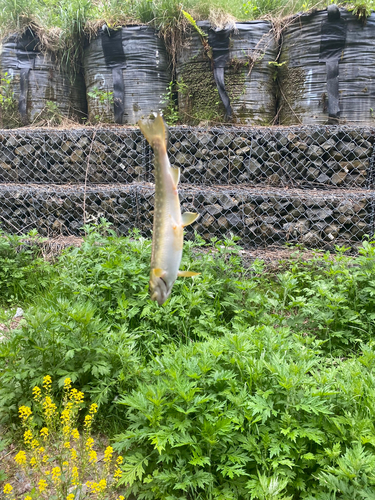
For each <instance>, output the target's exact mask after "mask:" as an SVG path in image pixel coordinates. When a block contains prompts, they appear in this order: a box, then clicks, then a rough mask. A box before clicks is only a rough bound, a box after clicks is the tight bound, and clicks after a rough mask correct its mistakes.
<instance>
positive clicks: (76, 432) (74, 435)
mask: <svg viewBox="0 0 375 500" xmlns="http://www.w3.org/2000/svg"><path fill="white" fill-rule="evenodd" d="M72 438H73V439H79V432H78V429H73V430H72Z"/></svg>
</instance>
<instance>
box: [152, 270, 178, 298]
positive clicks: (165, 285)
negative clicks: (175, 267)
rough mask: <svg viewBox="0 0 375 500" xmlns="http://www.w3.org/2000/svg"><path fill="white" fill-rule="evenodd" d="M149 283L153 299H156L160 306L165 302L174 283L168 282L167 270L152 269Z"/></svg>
mask: <svg viewBox="0 0 375 500" xmlns="http://www.w3.org/2000/svg"><path fill="white" fill-rule="evenodd" d="M149 285H150V288H149V290H150V297H151V300H156V302H157V303H158V304H159V306H161V305H162V304H164V302H165V301H166V300H167V298H168V297H169V295H170V293H171V290H172V285H173V283H171V284H170V283H169V282H168V280H167V277H166V273H165V271H162V270H161V269H152V270H151V274H150V282H149Z"/></svg>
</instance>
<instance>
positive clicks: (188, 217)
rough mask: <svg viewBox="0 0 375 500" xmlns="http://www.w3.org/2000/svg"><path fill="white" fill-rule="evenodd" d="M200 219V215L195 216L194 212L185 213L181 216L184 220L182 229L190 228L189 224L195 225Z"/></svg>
mask: <svg viewBox="0 0 375 500" xmlns="http://www.w3.org/2000/svg"><path fill="white" fill-rule="evenodd" d="M198 217H199V214H194V213H193V212H184V213H183V214H182V215H181V219H182V227H185V226H188V225H189V224H193V222H194V221H196V220H197V219H198Z"/></svg>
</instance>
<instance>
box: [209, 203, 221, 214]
mask: <svg viewBox="0 0 375 500" xmlns="http://www.w3.org/2000/svg"><path fill="white" fill-rule="evenodd" d="M205 209H206V211H207V213H209V214H210V215H217V214H219V213H221V212H222V211H223V208H222V207H221V206H220V205H219V204H218V203H215V204H214V205H208V206H206V207H205Z"/></svg>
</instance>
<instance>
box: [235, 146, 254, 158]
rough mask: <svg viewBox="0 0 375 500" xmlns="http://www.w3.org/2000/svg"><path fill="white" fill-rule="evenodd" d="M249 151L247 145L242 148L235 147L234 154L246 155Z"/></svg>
mask: <svg viewBox="0 0 375 500" xmlns="http://www.w3.org/2000/svg"><path fill="white" fill-rule="evenodd" d="M250 151H251V148H250V147H249V146H244V147H243V148H239V149H236V151H235V153H236V155H239V156H241V155H247V154H249V153H250Z"/></svg>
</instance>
